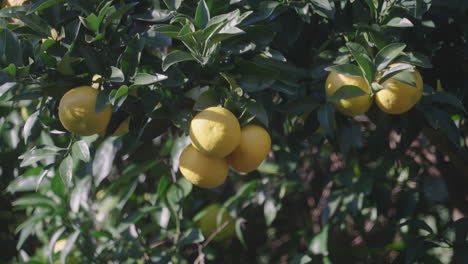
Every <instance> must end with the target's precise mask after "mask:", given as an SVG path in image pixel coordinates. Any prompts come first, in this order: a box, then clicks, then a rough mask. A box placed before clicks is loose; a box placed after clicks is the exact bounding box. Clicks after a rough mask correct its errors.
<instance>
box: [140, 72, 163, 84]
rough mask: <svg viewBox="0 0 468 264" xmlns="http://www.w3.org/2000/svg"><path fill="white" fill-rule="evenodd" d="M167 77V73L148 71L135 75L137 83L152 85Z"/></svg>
mask: <svg viewBox="0 0 468 264" xmlns="http://www.w3.org/2000/svg"><path fill="white" fill-rule="evenodd" d="M166 79H167V76H166V75H162V74H159V73H156V75H151V74H148V73H138V74H137V75H136V76H135V85H150V84H153V83H157V82H160V81H163V80H166Z"/></svg>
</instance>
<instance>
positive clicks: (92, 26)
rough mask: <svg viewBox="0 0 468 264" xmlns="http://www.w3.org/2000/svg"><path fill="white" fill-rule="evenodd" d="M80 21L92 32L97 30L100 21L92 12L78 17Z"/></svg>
mask: <svg viewBox="0 0 468 264" xmlns="http://www.w3.org/2000/svg"><path fill="white" fill-rule="evenodd" d="M79 19H80V21H81V23H82V24H83V25H84V26H85V27H86V28H87V29H89V30H91V31H92V32H95V33H97V32H98V31H99V25H100V21H99V19H98V17H97V16H96V15H95V14H94V13H91V14H90V15H89V16H88V17H86V18H84V17H79Z"/></svg>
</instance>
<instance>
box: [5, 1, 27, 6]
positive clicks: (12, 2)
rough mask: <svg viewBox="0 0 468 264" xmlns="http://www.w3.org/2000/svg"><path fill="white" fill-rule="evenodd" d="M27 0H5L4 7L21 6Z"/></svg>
mask: <svg viewBox="0 0 468 264" xmlns="http://www.w3.org/2000/svg"><path fill="white" fill-rule="evenodd" d="M26 1H27V0H3V2H2V7H9V6H21V5H23V4H24V2H26Z"/></svg>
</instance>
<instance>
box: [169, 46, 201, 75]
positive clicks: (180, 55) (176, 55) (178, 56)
mask: <svg viewBox="0 0 468 264" xmlns="http://www.w3.org/2000/svg"><path fill="white" fill-rule="evenodd" d="M193 60H195V58H194V57H193V56H192V54H190V53H187V52H185V51H180V50H175V51H172V52H171V53H169V54H168V55H167V56H166V57H165V58H164V60H163V62H162V69H163V71H167V69H169V67H171V66H172V65H174V64H176V63H179V62H182V61H193Z"/></svg>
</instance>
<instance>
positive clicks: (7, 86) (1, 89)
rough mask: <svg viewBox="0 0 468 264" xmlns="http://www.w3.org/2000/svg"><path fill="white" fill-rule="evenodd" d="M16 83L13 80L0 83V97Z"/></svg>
mask: <svg viewBox="0 0 468 264" xmlns="http://www.w3.org/2000/svg"><path fill="white" fill-rule="evenodd" d="M0 49H1V48H0ZM0 54H1V53H0ZM16 85H18V83H15V82H6V83H4V84H2V85H0V97H1V96H2V95H4V94H5V93H6V92H8V91H9V90H10V89H11V88H13V87H15V86H16Z"/></svg>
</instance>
